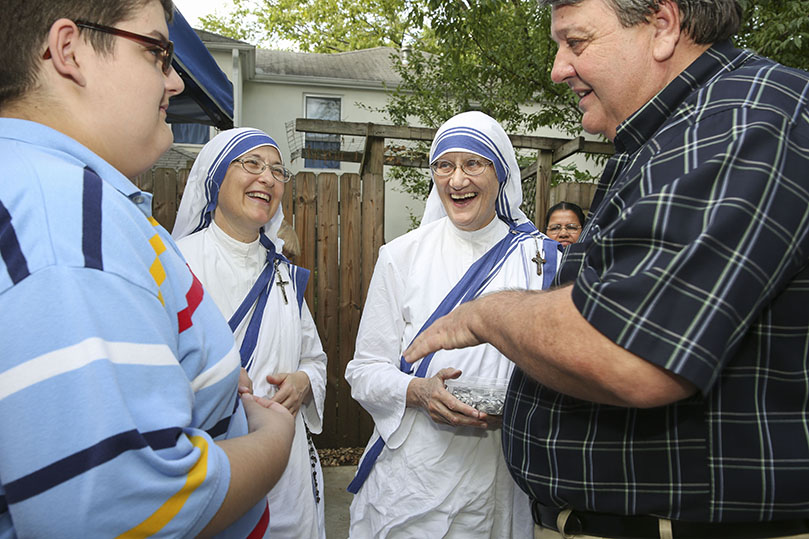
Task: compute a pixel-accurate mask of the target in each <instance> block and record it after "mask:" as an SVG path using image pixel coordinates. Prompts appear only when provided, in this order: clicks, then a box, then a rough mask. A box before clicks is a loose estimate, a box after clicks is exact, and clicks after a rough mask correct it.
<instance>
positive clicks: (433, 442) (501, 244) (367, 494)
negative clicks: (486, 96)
mask: <svg viewBox="0 0 809 539" xmlns="http://www.w3.org/2000/svg"><path fill="white" fill-rule="evenodd" d="M430 163H431V170H432V176H433V187H432V191H431V192H430V196H429V197H428V199H427V206H426V209H425V212H424V217H423V219H422V222H421V226H420V227H419V228H418V229H416V230H413V231H411V232H409V233H407V234H405V235H404V236H401V237H399V238H396V239H395V240H393V241H391V242H389V243H388V244H386V245H385V246H383V247H382V248H381V249H380V250H379V258H378V260H377V263H376V267H375V268H374V274H373V277H372V279H371V284H370V287H369V290H368V295H367V300H366V303H365V307H364V310H363V313H362V319H361V322H360V327H359V333H358V336H357V345H356V348H355V352H354V358H353V359H352V360H351V361H350V362H349V364H348V366H347V368H346V374H345V376H346V380H348V382H349V384H350V385H351V394H352V396H353V397H354V399H356V400H357V401H358V402H359V403H360V404H361V405H362V406H363V407H364V408H365V409H366V410H367V411H368V412H369V413H370V414H371V416H372V417H373V419H374V423H375V430H374V434H373V436H372V437H371V440H370V441H369V443H368V446H367V447H366V449H365V453H364V454H363V457H362V459H361V461H360V466H359V469H358V471H357V476H356V477H355V478H354V481H353V482H352V483H351V485H350V486H349V491H351V492H354V493H355V497H354V500H353V503H352V504H351V510H350V513H351V523H350V537H352V538H355V539H364V538H370V537H374V538H384V537H391V538H393V537H397V538H398V537H413V538H416V537H418V538H421V537H445V538H446V537H455V538H459V539H460V538H463V539H469V538H476V537H479V538H497V539H503V538H510V537H519V538H528V537H533V522H532V520H531V514H530V507H529V503H528V498H527V496H526V495H525V494H524V493H523V492H522V491H520V490H519V488H518V487H517V486H516V484H515V483H514V481H513V479H512V478H511V476H510V475H509V472H508V469H507V468H506V465H505V461H504V458H503V450H502V446H501V442H500V438H501V429H500V418H499V417H493V416H487V415H486V414H483V413H480V412H478V411H477V410H475V409H474V408H472V407H470V406H467V405H465V404H463V403H462V402H460V401H458V400H457V399H455V398H454V397H453V396H452V395H451V394H450V393H449V392H448V391H447V390H446V389H445V385H444V380H446V379H449V378H456V377H458V376H461V373H463V374H462V376H463V377H466V376H480V377H486V378H504V377H505V378H508V377H509V376H510V375H511V371H512V369H513V367H514V365H513V363H511V362H510V361H509V360H508V359H506V357H505V356H503V355H502V354H500V353H499V352H498V351H497V350H496V349H495V348H494V347H492V346H490V345H488V344H484V345H480V346H476V347H474V348H467V349H463V350H450V351H440V352H437V353H435V354H434V355H433V356H432V357H429V356H428V357H427V358H424V359H422V360H421V361H419V362H417V363H415V364H414V365H412V373H411V366H410V365H408V364H406V363H404V361H403V360H401V354H402V352H403V351H404V350H405V348H407V346H408V345H409V344H410V342H411V341H412V340H413V338H414V337H415V336H416V334H417V333H418V332H419V331H420V330H421V329H423V328H424V327H426V326H427V325H429V324H430V323H431V322H432V320H434V319H436V318H437V317H438V316H440V315H443V314H446V313H447V312H449V311H450V310H452V308H453V307H454V306H456V305H458V304H459V303H461V302H463V301H467V300H469V299H472V298H474V297H475V296H477V295H479V294H482V293H487V292H493V291H496V290H501V289H504V288H525V289H541V288H545V287H547V286H549V285H550V282H551V280H552V277H553V275H554V274H555V272H556V268H557V266H558V259H559V256H558V250H557V248H558V244H557V243H556V242H554V241H553V240H550V239H548V238H547V237H546V236H544V235H542V234H540V233H539V232H538V231H537V230H536V227H534V225H533V224H532V223H530V221H528V219H527V218H526V216H525V215H524V214H523V212H522V211H520V209H519V206H520V203H521V202H522V191H521V185H520V171H519V168H518V166H517V161H516V157H515V155H514V148H513V147H512V145H511V142H510V141H509V139H508V136H507V135H506V133H505V132H504V131H503V129H502V128H501V127H500V125H499V124H498V123H497V122H496V121H494V120H493V119H492V118H490V117H489V116H486V115H485V114H483V113H480V112H466V113H463V114H459V115H457V116H455V117H453V118H451V119H450V120H449V121H447V122H446V123H445V124H444V125H442V126H441V128H440V129H439V130H438V132H437V133H436V137H435V140H434V141H433V144H432V147H431V150H430ZM532 323H542V321H541V320H534V321H532Z"/></svg>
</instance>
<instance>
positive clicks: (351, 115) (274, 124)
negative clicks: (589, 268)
mask: <svg viewBox="0 0 809 539" xmlns="http://www.w3.org/2000/svg"><path fill="white" fill-rule="evenodd" d="M211 54H212V55H213V57H214V59H215V60H216V62H217V64H218V65H219V67H220V68H221V69H222V71H223V72H224V73H225V74H226V75H227V76H228V78H230V79H231V80H232V79H233V59H232V53H231V52H230V50H213V51H211ZM241 63H242V76H244V72H245V67H244V66H245V63H246V62H245V56H244V52H243V53H242V62H241ZM242 92H243V95H242V115H241V118H242V125H243V126H251V127H257V128H259V129H262V130H264V131H266V132H267V133H269V134H270V135H271V136H272V137H273V138H275V139H276V141H277V142H278V143H279V145H280V147H281V150H282V154H283V156H284V158H285V159H287V160H288V159H289V156H290V154H291V151H292V148H290V144H289V141H288V139H287V128H286V123H287V122H290V121H292V120H294V119H295V118H303V117H305V109H304V107H305V96H306V95H321V96H336V97H340V98H341V100H342V118H341V119H342V120H344V121H348V122H377V123H387V119H386V118H385V117H384V115H383V114H382V113H380V112H376V111H375V109H380V108H382V107H384V106H385V104H386V103H387V95H386V94H385V92H384V90H382V89H381V88H380V89H378V90H377V89H355V88H343V87H334V86H332V87H329V86H319V85H318V86H315V85H304V84H287V83H280V82H278V81H273V80H271V79H270V80H245V81H244V82H243V88H242ZM525 108H526V109H530V108H531V107H530V106H529V107H525ZM525 134H528V135H537V136H548V137H561V138H566V137H567V135H565V134H564V133H561V132H559V131H558V130H555V129H551V128H547V127H541V128H539V129H537V130H536V131H534V132H532V133H525ZM295 135H296V136H298V137H301V138H302V134H301V133H296V134H295ZM585 136H586V138H587V139H589V140H601V139H599V138H598V137H595V136H590V135H585ZM350 149H351V150H357V151H359V150H362V147H361V146H360V147H351V148H350ZM518 152H519V153H520V154H522V155H525V156H529V157H532V158H536V152H531V151H528V150H518ZM568 163H573V164H575V165H576V166H577V167H578V168H579V169H582V170H587V171H589V172H590V173H592V174H594V175H598V174H600V172H601V170H602V169H603V164H601V163H598V162H596V161H594V160H593V159H591V158H588V157H587V156H586V155H584V154H581V153H579V154H575V155H573V156H571V157H569V158H567V159H565V160H564V161H562V162H561V163H559V164H560V165H564V164H568ZM288 165H289V167H290V168H291V169H292V170H293V171H295V172H300V171H302V170H307V171H312V172H316V173H317V172H323V171H328V170H326V169H305V168H304V160H303V159H297V160H295V161H293V162H291V163H288ZM332 171H333V172H337V173H338V174H339V173H343V172H358V171H359V164H358V163H342V164H341V168H340V169H339V170H332ZM385 172H386V173H385V178H386V183H385V241H390V240H392V239H393V238H396V237H398V236H400V235H402V234H404V233H405V232H407V231H408V229H409V228H410V226H411V215H414V216H416V217H420V216H421V214H422V213H423V211H424V202H423V201H421V200H418V199H415V198H413V197H412V196H411V195H409V194H408V193H406V192H404V190H403V189H402V187H401V185H400V184H399V183H398V182H397V181H395V180H391V179H389V175H388V174H387V167H386V171H385ZM425 174H426V171H425ZM543 218H544V216H541V217H539V218H538V220H541V219H543ZM536 224H537V225H538V226H540V227H541V226H542V223H541V222H538V223H536Z"/></svg>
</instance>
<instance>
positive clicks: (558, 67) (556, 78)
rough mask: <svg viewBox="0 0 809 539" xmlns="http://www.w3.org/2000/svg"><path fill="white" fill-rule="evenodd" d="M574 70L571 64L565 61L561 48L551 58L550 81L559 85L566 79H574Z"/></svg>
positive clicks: (565, 55)
mask: <svg viewBox="0 0 809 539" xmlns="http://www.w3.org/2000/svg"><path fill="white" fill-rule="evenodd" d="M575 75H576V70H575V69H574V68H573V64H571V63H570V61H569V60H568V59H567V54H566V52H565V50H564V48H563V47H562V46H560V47H559V49H557V51H556V56H554V58H553V68H551V80H552V81H553V82H555V83H556V84H561V83H563V82H565V81H566V80H567V79H569V78H571V77H574V76H575Z"/></svg>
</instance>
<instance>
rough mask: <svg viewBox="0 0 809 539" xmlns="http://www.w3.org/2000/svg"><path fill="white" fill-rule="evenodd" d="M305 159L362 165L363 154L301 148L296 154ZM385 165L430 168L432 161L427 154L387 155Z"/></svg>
mask: <svg viewBox="0 0 809 539" xmlns="http://www.w3.org/2000/svg"><path fill="white" fill-rule="evenodd" d="M296 155H297V157H301V158H303V159H319V160H322V161H341V162H344V163H362V159H363V155H364V154H363V152H345V151H342V150H341V151H337V150H327V149H322V148H301V149H300V150H299V151H298V153H297V154H296ZM384 164H385V165H386V166H396V167H413V168H429V166H430V161H429V159H428V157H427V155H426V154H417V155H415V156H411V157H403V156H400V155H395V154H385V157H384Z"/></svg>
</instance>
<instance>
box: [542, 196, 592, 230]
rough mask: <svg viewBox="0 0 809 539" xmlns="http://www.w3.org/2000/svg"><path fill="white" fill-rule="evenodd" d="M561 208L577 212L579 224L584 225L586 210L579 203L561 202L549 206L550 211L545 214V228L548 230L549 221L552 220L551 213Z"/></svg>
mask: <svg viewBox="0 0 809 539" xmlns="http://www.w3.org/2000/svg"><path fill="white" fill-rule="evenodd" d="M559 210H570V211H572V212H573V213H575V214H576V218H577V219H578V220H579V224H580V225H581V226H584V211H583V210H582V209H581V206H579V205H578V204H573V203H572V202H565V201H564V200H563V201H562V202H559V203H558V204H554V205H553V206H551V207H550V208H548V213H546V214H545V230H548V223H550V222H551V215H553V212H555V211H559Z"/></svg>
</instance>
